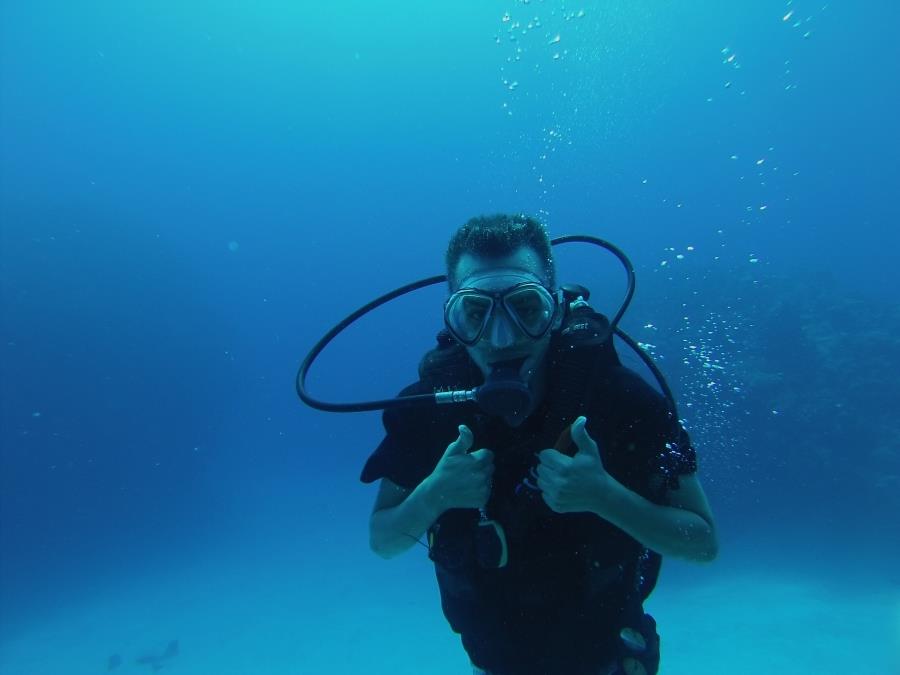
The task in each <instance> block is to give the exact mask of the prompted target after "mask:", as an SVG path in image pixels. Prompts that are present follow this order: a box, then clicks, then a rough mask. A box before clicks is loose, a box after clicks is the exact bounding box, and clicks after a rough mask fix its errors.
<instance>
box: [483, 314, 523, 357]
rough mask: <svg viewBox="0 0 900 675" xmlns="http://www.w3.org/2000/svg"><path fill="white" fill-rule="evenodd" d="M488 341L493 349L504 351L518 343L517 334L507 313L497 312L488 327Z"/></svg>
mask: <svg viewBox="0 0 900 675" xmlns="http://www.w3.org/2000/svg"><path fill="white" fill-rule="evenodd" d="M488 340H489V341H490V343H491V347H494V348H497V349H503V348H505V347H509V346H511V345H512V344H513V343H515V341H516V333H515V329H514V328H513V325H512V321H510V318H509V317H508V316H506V313H505V312H495V313H494V316H492V317H491V323H490V325H489V326H488Z"/></svg>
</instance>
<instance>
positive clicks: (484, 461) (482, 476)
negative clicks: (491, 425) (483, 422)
mask: <svg viewBox="0 0 900 675" xmlns="http://www.w3.org/2000/svg"><path fill="white" fill-rule="evenodd" d="M474 440H475V439H474V436H473V435H472V431H471V430H470V429H469V427H467V426H466V425H464V424H462V425H460V427H459V436H458V437H457V438H456V440H455V441H453V442H452V443H450V445H448V446H447V449H446V451H445V452H444V455H443V456H442V457H441V459H440V461H439V462H438V464H437V466H436V467H435V469H434V471H433V472H432V473H431V475H430V476H428V478H426V479H425V480H426V481H427V482H428V493H429V495H430V496H431V497H432V503H433V505H434V506H435V508H436V509H437V512H438V514H440V513H443V512H444V511H445V510H447V509H453V508H462V509H464V508H474V509H480V508H483V507H484V505H485V504H486V503H487V501H488V498H489V497H490V494H491V478H492V476H493V475H494V453H493V452H491V451H490V450H488V449H487V448H481V449H479V450H475V451H474V452H471V448H472V444H473V442H474Z"/></svg>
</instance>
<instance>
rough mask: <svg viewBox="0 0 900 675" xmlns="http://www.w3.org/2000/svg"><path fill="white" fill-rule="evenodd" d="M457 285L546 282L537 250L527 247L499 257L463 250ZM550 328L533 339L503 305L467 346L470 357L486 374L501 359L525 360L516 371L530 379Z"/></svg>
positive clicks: (498, 286) (480, 286) (504, 285)
mask: <svg viewBox="0 0 900 675" xmlns="http://www.w3.org/2000/svg"><path fill="white" fill-rule="evenodd" d="M455 272H456V274H455V277H454V278H456V279H458V280H459V282H458V284H457V287H456V288H455V289H453V290H458V289H460V288H476V289H479V290H483V291H503V290H505V289H507V288H510V287H511V286H514V285H515V284H518V283H522V282H523V281H533V282H538V283H540V284H542V285H544V286H546V285H547V281H546V279H544V277H543V265H542V264H541V260H540V258H539V256H538V254H537V253H535V252H534V251H533V250H532V249H530V248H527V247H522V248H519V249H517V250H516V251H515V252H514V253H512V254H511V255H508V256H505V257H501V258H481V257H476V256H473V255H471V254H468V253H465V254H463V255H462V257H461V258H460V259H459V262H458V263H457V265H456V270H455ZM549 344H550V331H548V332H547V333H546V334H545V335H544V336H543V337H541V338H538V339H536V340H535V339H533V338H531V337H529V336H528V335H527V334H525V332H524V331H522V329H521V328H520V327H519V326H518V325H517V324H516V322H514V321H513V320H512V319H511V318H510V317H509V316H508V315H507V313H506V310H504V309H503V308H502V307H498V308H497V309H496V310H495V311H494V312H493V314H492V316H491V318H490V320H489V322H488V325H487V327H486V328H485V330H484V332H483V333H482V335H481V337H480V339H479V340H478V342H476V343H475V344H474V345H471V346H467V347H466V350H467V351H468V352H469V356H470V357H471V358H472V360H473V361H474V362H475V364H476V365H477V366H478V368H479V369H480V370H481V372H482V374H484V375H485V376H487V375H488V373H490V372H491V369H492V365H493V364H495V363H497V362H500V361H509V360H513V359H524V361H523V364H522V366H521V368H520V369H519V374H520V376H521V377H522V379H523V380H525V381H526V382H530V381H531V380H532V376H533V375H534V374H535V372H536V371H537V370H538V367H539V366H540V365H541V363H542V362H543V359H544V356H545V354H546V353H547V347H548V346H549Z"/></svg>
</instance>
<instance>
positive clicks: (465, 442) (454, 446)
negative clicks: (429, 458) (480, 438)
mask: <svg viewBox="0 0 900 675" xmlns="http://www.w3.org/2000/svg"><path fill="white" fill-rule="evenodd" d="M473 440H474V437H473V436H472V431H471V430H470V429H469V427H467V426H466V425H465V424H460V425H459V436H458V437H457V439H456V440H455V441H453V442H452V443H451V444H450V445H448V446H447V450H446V451H444V457H451V456H453V455H464V454H466V453H467V452H468V451H469V448H471V447H472V441H473Z"/></svg>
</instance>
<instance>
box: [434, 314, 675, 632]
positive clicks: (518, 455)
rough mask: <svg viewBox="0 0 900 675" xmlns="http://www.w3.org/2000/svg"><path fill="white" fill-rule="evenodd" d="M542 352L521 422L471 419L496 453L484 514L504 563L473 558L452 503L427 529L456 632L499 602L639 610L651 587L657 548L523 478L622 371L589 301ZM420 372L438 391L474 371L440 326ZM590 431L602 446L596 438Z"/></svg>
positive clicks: (488, 615) (646, 489)
mask: <svg viewBox="0 0 900 675" xmlns="http://www.w3.org/2000/svg"><path fill="white" fill-rule="evenodd" d="M547 358H548V359H549V362H548V365H549V368H548V379H547V389H546V391H545V395H544V397H543V399H542V402H541V405H540V406H539V408H538V409H537V410H536V411H535V412H533V413H532V414H531V415H530V416H529V418H528V419H527V420H526V421H525V422H524V423H523V424H522V425H521V426H520V427H516V428H511V427H508V426H507V425H506V424H505V423H504V422H503V421H502V420H501V419H499V418H496V417H489V416H486V415H483V414H476V415H475V418H474V424H475V428H473V432H474V434H475V438H476V443H477V444H478V447H488V448H491V449H492V450H493V451H494V462H495V471H494V482H493V486H492V492H491V497H490V499H489V501H488V504H487V506H486V511H487V512H488V513H489V514H490V517H491V518H492V519H493V520H496V521H498V522H499V523H500V524H501V525H502V526H503V528H504V530H505V533H506V542H507V545H508V561H509V562H508V564H507V565H506V566H505V567H503V568H502V569H485V568H483V567H482V566H480V565H479V563H478V556H477V551H476V550H475V547H476V531H477V528H478V524H479V513H478V511H477V510H475V509H450V510H448V511H446V512H445V513H444V514H442V516H441V517H440V518H439V519H438V520H437V521H436V522H435V523H434V524H433V525H432V527H431V528H429V531H428V543H429V557H430V558H431V559H432V561H433V562H434V563H435V570H436V574H437V579H438V584H439V588H440V592H441V601H442V606H443V609H444V613H445V615H446V616H447V619H448V621H449V622H450V624H451V626H452V627H453V629H454V630H456V631H457V632H465V631H467V630H468V631H471V630H476V631H477V630H479V626H481V627H484V625H485V623H490V622H491V621H492V620H496V621H505V620H506V619H505V618H504V617H502V616H500V615H499V612H500V610H499V609H498V608H500V607H503V606H506V607H510V606H514V607H516V608H517V611H518V612H519V613H520V614H521V615H523V616H524V615H527V614H528V612H529V611H531V610H532V609H533V610H534V611H541V608H546V607H547V606H552V605H554V604H556V605H558V604H559V603H561V602H562V603H571V602H575V603H579V602H580V603H583V606H584V607H592V608H594V609H597V608H603V609H602V611H606V612H608V614H609V616H610V619H613V618H614V617H615V616H620V615H622V614H624V613H627V612H629V611H633V610H634V608H635V607H638V608H639V607H640V604H641V603H642V602H643V600H644V599H646V598H647V596H648V595H649V594H650V592H651V591H652V590H653V588H654V586H655V584H656V579H657V576H658V573H659V567H660V562H661V558H660V556H659V555H658V554H656V553H654V552H652V551H649V550H648V549H645V548H644V547H643V546H642V545H641V544H640V543H638V542H637V541H635V540H634V539H632V538H631V537H630V536H628V535H627V534H625V533H624V532H622V531H621V530H619V529H618V528H616V527H614V526H613V525H611V524H610V523H608V522H606V521H604V520H602V519H600V518H598V517H597V516H596V515H594V514H588V513H569V514H558V513H555V512H553V511H552V510H551V509H550V508H549V507H548V506H547V505H546V503H545V502H544V501H543V499H542V497H541V495H540V493H539V492H538V491H536V490H533V489H529V488H527V487H526V486H525V485H524V484H523V480H524V479H525V477H527V476H528V475H529V472H530V471H531V469H532V468H533V467H534V466H535V464H536V458H535V456H534V453H535V452H537V451H540V450H543V449H545V448H549V447H554V445H555V444H556V441H557V440H558V439H559V438H560V434H561V432H562V431H563V430H564V429H566V428H567V427H568V426H569V425H570V424H571V423H572V422H573V421H574V420H575V419H576V418H577V417H578V416H579V415H582V414H586V415H587V416H588V417H589V420H597V422H598V424H599V423H600V418H602V415H603V410H602V408H603V402H602V401H597V400H596V399H595V396H596V393H597V389H598V387H597V386H596V383H597V381H598V379H602V378H603V376H604V375H606V374H608V373H610V372H612V371H614V370H615V369H621V368H622V365H621V362H620V360H619V357H618V355H617V353H616V350H615V348H614V345H613V340H612V335H611V332H610V328H609V322H608V320H607V319H606V318H605V317H604V316H603V315H601V314H599V313H597V312H595V311H594V310H593V309H591V308H590V307H589V306H588V305H587V304H585V305H584V306H581V307H576V308H574V309H573V310H571V311H570V312H569V314H568V316H567V317H566V320H565V322H564V324H563V325H562V326H561V327H560V329H559V330H558V331H557V332H556V333H555V334H554V335H553V337H552V339H551V344H550V347H549V349H548V354H547ZM419 375H420V379H421V381H422V382H423V383H425V384H428V385H430V386H431V387H433V388H434V389H435V390H440V389H442V388H459V387H465V386H471V385H472V383H473V380H476V379H477V378H478V377H479V376H480V373H479V371H478V369H477V367H476V366H475V364H474V363H473V362H472V361H471V359H470V358H469V356H468V354H467V352H466V351H465V348H464V347H462V346H461V345H459V344H457V343H455V342H454V341H453V340H452V338H451V337H450V336H449V335H448V334H446V333H444V332H442V333H441V334H439V335H438V345H437V346H436V347H435V348H434V349H432V350H431V351H430V352H428V353H427V354H426V355H425V356H424V357H423V359H422V361H421V363H420V366H419ZM611 423H613V421H611ZM595 433H599V432H595V431H592V434H595ZM601 436H602V434H601ZM595 438H596V439H597V440H598V443H599V444H600V446H601V449H602V448H603V445H604V440H603V438H597V436H596V435H595ZM561 451H565V450H561ZM569 451H570V454H571V453H572V452H574V447H573V448H570V449H569ZM604 461H606V460H605V459H604ZM629 487H631V488H632V489H637V491H638V492H640V493H642V494H644V496H645V497H647V498H649V499H651V500H653V501H659V500H660V499H661V496H662V495H661V493H659V492H658V488H655V487H652V486H651V485H649V483H648V484H646V485H631V486H629ZM654 491H657V493H654Z"/></svg>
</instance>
